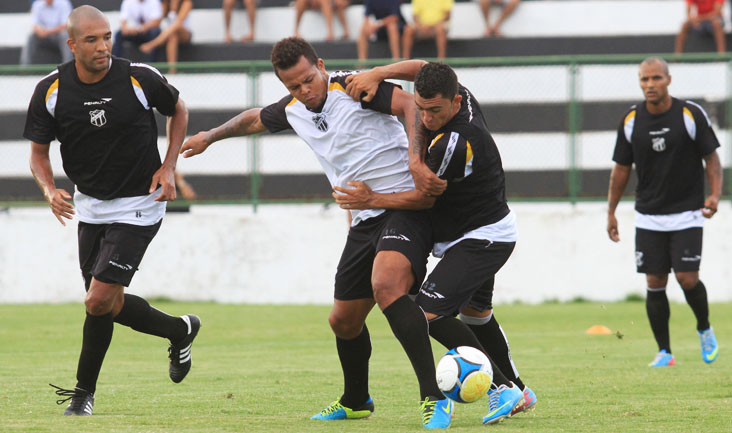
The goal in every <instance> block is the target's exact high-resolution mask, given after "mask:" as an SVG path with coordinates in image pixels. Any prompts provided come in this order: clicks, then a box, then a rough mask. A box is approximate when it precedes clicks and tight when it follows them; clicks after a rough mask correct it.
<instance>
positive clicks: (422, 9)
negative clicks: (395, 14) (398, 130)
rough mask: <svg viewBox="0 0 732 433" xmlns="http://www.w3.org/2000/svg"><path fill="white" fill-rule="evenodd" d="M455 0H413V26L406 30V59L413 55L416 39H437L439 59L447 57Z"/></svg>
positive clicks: (404, 46) (403, 49) (403, 45)
mask: <svg viewBox="0 0 732 433" xmlns="http://www.w3.org/2000/svg"><path fill="white" fill-rule="evenodd" d="M452 6H453V0H412V15H413V19H414V24H413V25H408V26H407V27H405V28H404V39H403V41H402V47H403V48H402V51H403V53H402V54H403V55H404V58H405V59H408V58H410V56H411V54H412V45H414V39H415V37H416V38H420V39H422V38H435V42H436V44H437V58H438V59H444V58H445V57H446V55H447V30H448V28H449V26H450V12H451V11H452Z"/></svg>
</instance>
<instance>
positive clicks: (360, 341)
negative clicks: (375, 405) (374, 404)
mask: <svg viewBox="0 0 732 433" xmlns="http://www.w3.org/2000/svg"><path fill="white" fill-rule="evenodd" d="M336 348H338V358H340V360H341V368H342V369H343V383H344V386H343V396H342V397H341V400H340V402H341V404H342V405H343V406H345V407H348V408H351V409H355V408H357V407H359V406H361V405H362V404H364V403H365V402H366V400H368V398H369V358H371V336H370V335H369V330H368V328H367V327H366V325H365V324H364V325H363V330H362V331H361V334H359V335H358V337H356V338H354V339H352V340H344V339H342V338H338V337H336Z"/></svg>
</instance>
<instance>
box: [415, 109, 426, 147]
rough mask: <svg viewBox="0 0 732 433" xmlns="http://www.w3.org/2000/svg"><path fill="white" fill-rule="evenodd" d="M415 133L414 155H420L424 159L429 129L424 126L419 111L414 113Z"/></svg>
mask: <svg viewBox="0 0 732 433" xmlns="http://www.w3.org/2000/svg"><path fill="white" fill-rule="evenodd" d="M414 117H415V119H414V131H413V134H412V136H413V137H414V138H413V140H412V141H413V142H412V153H413V154H415V155H419V156H420V157H421V158H424V154H425V151H426V150H427V134H428V131H427V128H425V126H424V124H422V119H420V117H419V111H415V113H414Z"/></svg>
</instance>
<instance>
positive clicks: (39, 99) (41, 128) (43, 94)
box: [23, 80, 56, 144]
mask: <svg viewBox="0 0 732 433" xmlns="http://www.w3.org/2000/svg"><path fill="white" fill-rule="evenodd" d="M54 82H55V81H52V82H49V80H43V81H41V82H40V83H38V85H37V86H36V90H35V91H34V92H33V96H32V97H31V101H30V104H28V114H27V116H26V118H25V128H24V130H23V137H24V138H26V139H28V140H31V141H34V142H36V143H39V144H50V143H51V142H52V141H53V140H54V139H55V138H56V121H55V120H54V118H53V116H51V113H49V112H48V108H47V106H46V99H47V98H49V97H55V95H52V92H49V88H50V87H51V86H52V85H53V83H54Z"/></svg>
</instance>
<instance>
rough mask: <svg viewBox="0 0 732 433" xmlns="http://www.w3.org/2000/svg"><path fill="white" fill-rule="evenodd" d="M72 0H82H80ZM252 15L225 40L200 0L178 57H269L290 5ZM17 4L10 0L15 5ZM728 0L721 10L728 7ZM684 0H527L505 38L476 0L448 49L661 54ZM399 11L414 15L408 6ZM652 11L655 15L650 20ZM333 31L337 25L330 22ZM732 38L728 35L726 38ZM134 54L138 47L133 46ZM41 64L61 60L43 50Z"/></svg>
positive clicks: (424, 46) (112, 8)
mask: <svg viewBox="0 0 732 433" xmlns="http://www.w3.org/2000/svg"><path fill="white" fill-rule="evenodd" d="M76 3H83V1H81V0H78V1H76V2H75V4H76ZM97 3H98V6H99V7H101V8H102V9H104V10H105V11H107V14H108V16H109V19H110V23H111V25H112V28H113V31H114V30H116V29H117V28H118V26H119V13H118V11H117V9H118V7H119V3H120V1H119V0H100V1H98V2H95V4H97ZM260 3H261V4H260V7H259V10H258V14H257V23H256V28H255V42H253V43H248V44H242V43H235V44H225V43H223V39H224V34H223V26H222V25H221V24H222V22H223V14H222V12H221V9H220V4H221V2H220V0H199V1H198V2H197V9H195V10H194V11H193V12H192V15H191V27H192V31H193V43H192V44H191V45H189V46H185V47H183V48H182V49H181V54H180V60H181V61H215V60H266V59H267V58H268V57H269V51H270V49H271V45H272V43H273V42H275V41H277V40H279V39H281V38H283V37H286V36H289V35H291V34H292V31H293V28H294V21H295V12H294V8H293V7H291V6H289V5H288V3H287V2H286V1H285V0H262V1H260ZM18 4H21V5H24V4H25V2H23V1H20V0H18V1H13V2H0V5H4V6H2V7H0V28H2V29H3V30H4V31H3V32H2V36H0V64H5V65H11V64H17V62H18V59H19V58H20V48H21V47H22V45H23V44H24V43H25V39H26V37H27V34H28V28H29V20H30V17H29V14H28V13H27V12H23V11H22V10H18V9H19V8H18ZM13 5H14V6H13ZM728 7H729V6H728V4H727V3H725V16H729V14H728ZM685 10H686V8H685V3H684V0H591V1H587V0H541V1H524V2H522V3H521V4H520V7H519V8H518V9H517V11H516V13H515V14H514V16H512V17H511V18H510V19H509V20H508V21H506V22H505V24H504V26H503V32H504V34H505V35H507V37H504V38H482V37H481V35H482V32H483V30H484V23H483V19H482V17H481V14H480V13H479V8H478V4H477V3H476V2H470V1H468V2H458V3H456V4H455V7H454V10H453V13H452V19H451V28H450V41H449V46H448V55H449V56H451V57H473V56H526V55H562V54H569V55H574V54H619V53H651V52H655V53H662V52H671V51H672V50H673V44H674V38H675V34H676V33H677V32H678V29H679V28H680V26H681V23H682V22H683V19H684V14H685ZM402 11H403V14H404V16H405V17H407V19H408V20H411V5H409V4H408V3H407V4H403V5H402ZM245 13H246V12H245V11H244V10H243V9H242V8H241V7H239V8H238V9H237V10H236V11H235V16H234V18H233V20H232V32H233V33H234V35H235V36H236V35H237V34H239V35H240V34H244V32H245V31H246V30H247V26H248V24H247V20H246V19H245ZM362 15H363V6H362V5H360V4H357V2H354V4H352V5H351V6H350V7H349V8H348V10H347V21H348V25H349V27H350V33H351V35H352V38H353V37H355V35H357V33H358V28H359V26H360V23H361V21H362V19H363V18H362ZM649 17H653V19H649ZM334 26H335V29H336V30H335V31H336V36H338V35H340V34H341V31H342V30H341V29H340V25H339V24H338V22H337V20H335V22H334ZM301 33H302V34H303V35H307V37H308V39H309V40H310V41H311V42H313V43H314V45H315V46H316V49H317V50H318V52H319V53H320V54H321V55H322V56H323V57H326V58H342V59H351V58H355V57H356V47H355V40H353V39H351V40H347V41H338V42H331V43H327V42H324V38H325V26H324V21H323V17H322V15H320V14H319V13H317V12H310V11H308V12H306V13H305V15H304V17H303V21H302V24H301ZM730 42H732V40H730ZM687 51H688V52H703V51H714V42H713V41H712V39H711V38H709V37H703V36H700V35H696V34H693V35H692V36H691V37H690V38H689V41H688V43H687ZM370 52H371V56H372V57H388V56H389V52H388V47H387V45H386V44H385V43H375V44H372V47H371V50H370ZM434 53H435V51H434V44H433V43H432V42H424V43H418V44H417V46H416V47H415V50H414V55H415V56H416V57H431V56H434ZM131 54H133V56H131V57H135V56H137V55H138V53H131ZM42 60H44V61H43V62H42V63H56V62H57V61H58V60H59V59H57V58H55V57H46V58H45V59H42Z"/></svg>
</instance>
